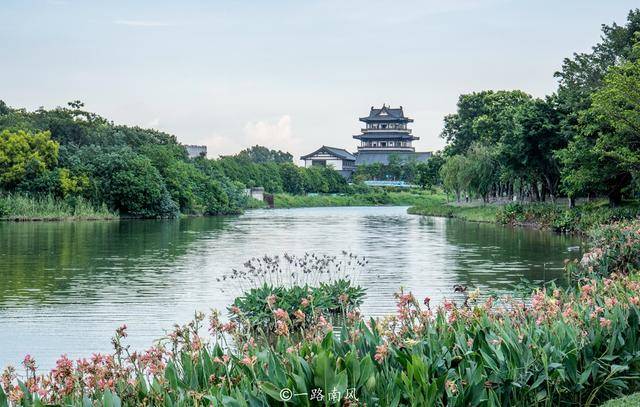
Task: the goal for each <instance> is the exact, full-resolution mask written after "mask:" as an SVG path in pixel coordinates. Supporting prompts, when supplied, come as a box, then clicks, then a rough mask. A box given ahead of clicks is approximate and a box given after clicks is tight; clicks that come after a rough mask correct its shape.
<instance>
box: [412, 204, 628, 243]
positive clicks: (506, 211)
mask: <svg viewBox="0 0 640 407" xmlns="http://www.w3.org/2000/svg"><path fill="white" fill-rule="evenodd" d="M407 212H408V213H410V214H413V215H423V216H439V217H447V218H456V219H461V220H465V221H470V222H486V223H497V224H502V225H510V226H520V227H529V228H534V229H541V230H550V231H554V232H557V233H574V234H583V235H584V234H587V233H588V232H589V230H591V229H593V228H595V227H597V226H600V225H606V224H610V223H613V222H617V221H622V220H631V219H635V218H638V216H640V202H638V201H625V202H623V203H622V204H621V205H620V206H618V207H615V208H612V207H611V206H610V205H609V204H608V202H607V201H606V200H596V201H593V202H585V203H583V204H580V205H577V206H573V207H569V206H567V205H566V204H558V203H545V202H530V203H521V202H512V203H503V204H496V203H470V204H457V203H453V202H447V201H446V199H445V197H444V196H443V195H434V196H433V199H429V200H423V201H421V202H419V203H418V204H416V205H415V206H412V207H410V208H409V209H408V211H407Z"/></svg>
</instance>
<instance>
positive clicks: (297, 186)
mask: <svg viewBox="0 0 640 407" xmlns="http://www.w3.org/2000/svg"><path fill="white" fill-rule="evenodd" d="M280 177H281V178H282V187H283V189H284V192H287V193H290V194H295V195H299V194H302V193H304V179H303V177H302V173H301V170H300V169H299V168H298V167H297V166H296V165H294V164H282V165H281V166H280Z"/></svg>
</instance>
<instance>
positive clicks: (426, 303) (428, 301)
mask: <svg viewBox="0 0 640 407" xmlns="http://www.w3.org/2000/svg"><path fill="white" fill-rule="evenodd" d="M422 302H423V303H424V305H426V306H427V308H429V304H430V303H431V297H424V301H422Z"/></svg>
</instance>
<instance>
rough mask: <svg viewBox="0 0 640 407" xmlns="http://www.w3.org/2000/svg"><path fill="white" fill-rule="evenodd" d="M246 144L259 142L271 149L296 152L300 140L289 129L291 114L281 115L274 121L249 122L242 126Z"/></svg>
mask: <svg viewBox="0 0 640 407" xmlns="http://www.w3.org/2000/svg"><path fill="white" fill-rule="evenodd" d="M244 133H245V141H246V143H247V144H248V145H252V146H253V145H256V144H259V145H261V146H265V147H269V148H272V149H277V150H283V151H289V152H298V150H299V145H300V140H299V139H298V138H296V137H295V136H294V135H293V131H292V130H291V116H289V115H287V114H286V115H283V116H282V117H280V118H279V119H278V120H277V121H276V122H269V121H258V122H249V123H247V124H246V125H245V126H244Z"/></svg>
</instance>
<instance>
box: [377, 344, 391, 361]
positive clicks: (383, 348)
mask: <svg viewBox="0 0 640 407" xmlns="http://www.w3.org/2000/svg"><path fill="white" fill-rule="evenodd" d="M388 354H389V347H388V346H387V344H383V345H378V346H376V354H375V355H374V356H373V358H374V359H375V361H376V362H378V363H382V362H383V361H384V360H385V358H386V357H387V355H388Z"/></svg>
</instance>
